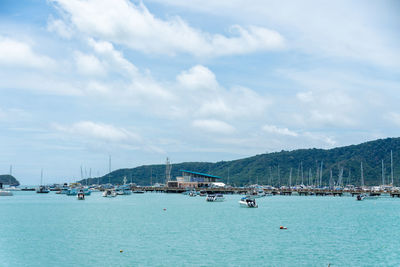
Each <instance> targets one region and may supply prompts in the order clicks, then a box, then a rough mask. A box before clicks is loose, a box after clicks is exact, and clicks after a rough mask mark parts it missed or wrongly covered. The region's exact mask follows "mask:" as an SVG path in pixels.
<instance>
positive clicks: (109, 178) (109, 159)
mask: <svg viewBox="0 0 400 267" xmlns="http://www.w3.org/2000/svg"><path fill="white" fill-rule="evenodd" d="M108 183H109V184H111V155H108Z"/></svg>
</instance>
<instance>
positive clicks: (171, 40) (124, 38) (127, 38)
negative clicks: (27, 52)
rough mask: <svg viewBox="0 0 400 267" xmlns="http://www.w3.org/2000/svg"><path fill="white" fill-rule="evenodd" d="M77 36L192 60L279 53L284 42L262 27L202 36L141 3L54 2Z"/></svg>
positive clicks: (114, 0)
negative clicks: (179, 55) (66, 16)
mask: <svg viewBox="0 0 400 267" xmlns="http://www.w3.org/2000/svg"><path fill="white" fill-rule="evenodd" d="M53 2H54V3H56V4H57V5H58V6H59V7H60V9H62V10H63V11H64V12H66V13H67V14H69V22H70V23H71V24H72V25H73V26H74V27H75V28H76V29H78V30H79V31H80V32H82V33H84V34H88V35H90V36H93V37H96V38H101V39H103V40H108V41H111V42H114V43H118V44H123V45H125V46H127V47H130V48H132V49H135V50H139V51H143V52H146V53H161V54H164V53H167V54H176V53H182V52H183V53H189V54H193V55H195V56H222V55H231V54H246V53H251V52H255V51H268V50H275V49H281V48H282V47H283V46H284V38H283V37H282V36H281V35H280V34H279V33H278V32H276V31H273V30H269V29H267V28H264V27H256V26H249V27H246V28H244V27H242V26H239V25H234V26H232V27H231V33H232V36H230V37H227V36H224V35H221V34H210V33H207V32H202V31H201V30H198V29H195V28H193V27H191V26H190V25H188V23H187V22H185V21H183V20H182V19H181V18H179V17H172V18H169V19H167V20H162V19H160V18H156V17H155V16H154V15H153V14H151V13H150V11H149V10H148V9H147V8H146V7H145V5H144V4H143V3H140V4H138V5H135V4H134V3H131V2H130V1H128V0H103V1H94V0H89V1H81V0H54V1H53Z"/></svg>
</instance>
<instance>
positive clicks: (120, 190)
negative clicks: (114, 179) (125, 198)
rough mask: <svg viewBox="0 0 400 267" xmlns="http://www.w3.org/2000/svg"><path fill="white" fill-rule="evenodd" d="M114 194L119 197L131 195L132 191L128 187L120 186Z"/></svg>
mask: <svg viewBox="0 0 400 267" xmlns="http://www.w3.org/2000/svg"><path fill="white" fill-rule="evenodd" d="M115 192H116V193H117V195H121V196H122V195H130V194H132V191H131V189H130V187H129V186H128V185H122V186H119V187H117V189H115Z"/></svg>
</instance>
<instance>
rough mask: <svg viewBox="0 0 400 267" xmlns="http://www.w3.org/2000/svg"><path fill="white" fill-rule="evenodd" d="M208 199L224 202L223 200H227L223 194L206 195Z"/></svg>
mask: <svg viewBox="0 0 400 267" xmlns="http://www.w3.org/2000/svg"><path fill="white" fill-rule="evenodd" d="M206 201H208V202H223V201H225V197H224V195H223V194H209V195H207V197H206Z"/></svg>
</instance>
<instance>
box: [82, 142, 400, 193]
mask: <svg viewBox="0 0 400 267" xmlns="http://www.w3.org/2000/svg"><path fill="white" fill-rule="evenodd" d="M391 151H393V171H394V184H395V185H399V184H400V181H399V178H400V138H387V139H379V140H375V141H371V142H366V143H362V144H359V145H351V146H346V147H338V148H333V149H315V148H314V149H299V150H294V151H281V152H275V153H268V154H260V155H256V156H253V157H249V158H244V159H238V160H233V161H220V162H216V163H211V162H185V163H177V164H172V172H171V176H172V177H173V178H175V177H176V176H180V175H181V172H180V170H182V169H184V170H191V171H196V172H202V173H208V174H212V175H217V176H220V177H221V181H222V182H225V183H229V184H231V185H236V186H242V185H248V184H254V183H258V184H264V185H266V184H269V185H279V184H280V185H287V184H288V183H289V177H290V170H292V179H291V181H292V182H291V184H292V185H294V184H300V183H301V182H302V180H303V183H304V184H309V183H311V184H316V183H318V181H319V178H320V177H319V176H320V174H319V170H320V169H321V163H322V177H321V180H322V184H325V185H328V184H329V180H330V173H331V172H332V178H333V180H334V181H335V182H337V181H338V180H339V176H340V173H341V172H342V181H343V183H344V184H347V183H350V184H354V185H359V184H360V181H361V179H360V177H361V171H360V170H361V168H360V165H361V162H362V164H363V172H364V181H365V184H366V185H378V184H382V174H381V173H382V160H383V161H384V178H385V180H386V181H385V182H386V183H390V182H391V166H390V153H391ZM124 176H125V177H126V178H127V180H128V182H130V181H131V180H132V182H134V183H136V184H138V185H149V184H150V183H152V184H154V183H156V182H158V183H164V181H165V165H146V166H140V167H136V168H131V169H129V168H127V169H119V170H115V171H113V172H111V173H110V174H107V175H105V176H102V177H98V178H92V179H89V180H88V181H84V180H82V181H81V182H82V183H86V182H88V183H89V184H91V183H97V182H98V181H100V183H108V181H110V182H111V183H114V184H120V183H122V181H123V177H124Z"/></svg>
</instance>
